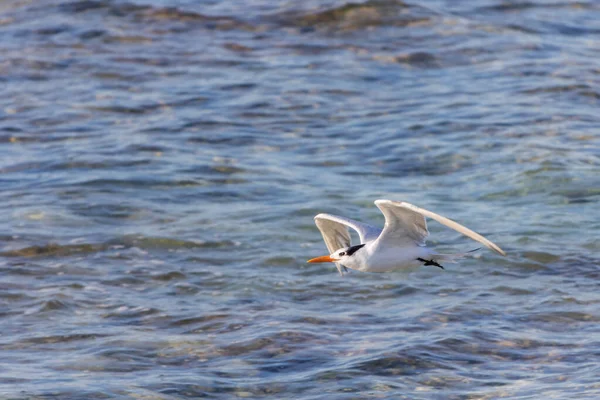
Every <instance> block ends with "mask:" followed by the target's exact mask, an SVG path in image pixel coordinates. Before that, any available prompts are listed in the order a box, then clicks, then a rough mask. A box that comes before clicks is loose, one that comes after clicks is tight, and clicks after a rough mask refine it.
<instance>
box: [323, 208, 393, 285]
mask: <svg viewBox="0 0 600 400" xmlns="http://www.w3.org/2000/svg"><path fill="white" fill-rule="evenodd" d="M315 224H316V225H317V228H319V231H321V235H323V240H324V241H325V245H326V246H327V250H329V253H333V252H334V251H336V250H337V249H340V248H343V247H349V246H350V245H351V238H350V231H349V230H348V228H352V229H354V230H355V231H356V232H358V236H359V238H360V242H361V243H366V242H368V241H371V240H375V239H377V237H378V236H379V234H380V233H381V230H380V229H378V228H375V227H374V226H371V225H369V224H364V223H362V222H358V221H354V220H352V219H350V218H344V217H338V216H337V215H331V214H319V215H317V216H316V217H315ZM335 265H336V267H337V269H338V271H339V272H340V274H342V273H343V272H345V271H347V269H346V267H344V266H343V265H341V264H340V263H336V264H335Z"/></svg>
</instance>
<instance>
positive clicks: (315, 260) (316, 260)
mask: <svg viewBox="0 0 600 400" xmlns="http://www.w3.org/2000/svg"><path fill="white" fill-rule="evenodd" d="M307 262H309V263H324V262H337V260H336V259H335V258H331V257H329V256H322V257H317V258H312V259H310V260H308V261H307Z"/></svg>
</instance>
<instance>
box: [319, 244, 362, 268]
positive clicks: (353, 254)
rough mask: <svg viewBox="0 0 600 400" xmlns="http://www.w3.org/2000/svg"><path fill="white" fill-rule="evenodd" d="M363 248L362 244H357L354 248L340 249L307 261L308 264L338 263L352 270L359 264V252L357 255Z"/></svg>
mask: <svg viewBox="0 0 600 400" xmlns="http://www.w3.org/2000/svg"><path fill="white" fill-rule="evenodd" d="M363 247H364V244H358V245H356V246H350V247H342V248H341V249H337V250H336V251H334V252H333V253H331V254H330V255H328V256H322V257H317V258H312V259H310V260H308V262H309V263H324V262H333V263H340V264H342V265H344V266H346V267H348V268H352V269H356V268H354V267H355V266H356V265H358V264H359V259H361V258H362V257H360V254H361V253H360V252H359V253H357V252H358V251H359V250H360V249H362V248H363Z"/></svg>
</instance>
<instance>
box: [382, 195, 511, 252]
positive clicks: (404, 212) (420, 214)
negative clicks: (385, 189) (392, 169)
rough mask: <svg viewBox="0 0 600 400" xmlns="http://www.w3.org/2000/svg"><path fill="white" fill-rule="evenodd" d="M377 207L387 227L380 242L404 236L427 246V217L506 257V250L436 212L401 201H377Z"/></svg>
mask: <svg viewBox="0 0 600 400" xmlns="http://www.w3.org/2000/svg"><path fill="white" fill-rule="evenodd" d="M375 205H377V207H379V209H380V210H381V212H382V213H383V215H384V216H385V227H384V228H383V232H381V236H380V237H379V240H385V241H388V240H390V239H391V240H394V239H396V238H399V239H401V238H402V237H403V236H404V238H405V239H404V240H405V241H406V237H408V238H410V240H414V241H415V243H416V244H418V245H419V246H423V245H424V244H425V239H426V238H427V236H428V235H429V232H428V231H427V224H426V223H425V217H429V218H431V219H434V220H436V221H437V222H439V223H440V224H442V225H446V226H447V227H449V228H452V229H454V230H455V231H457V232H460V233H462V234H463V235H465V236H467V237H469V238H471V239H473V240H475V241H477V242H479V243H481V244H483V245H484V246H486V247H488V248H490V249H492V250H494V251H495V252H497V253H498V254H501V255H503V256H505V255H506V253H505V252H504V250H502V249H501V248H500V247H498V246H497V245H496V244H495V243H493V242H491V241H490V240H488V239H486V238H484V237H483V236H481V235H480V234H479V233H477V232H473V231H472V230H470V229H469V228H467V227H465V226H463V225H461V224H459V223H458V222H455V221H452V220H451V219H448V218H446V217H443V216H441V215H439V214H436V213H434V212H431V211H428V210H425V209H423V208H420V207H417V206H414V205H412V204H409V203H405V202H401V201H392V200H376V201H375Z"/></svg>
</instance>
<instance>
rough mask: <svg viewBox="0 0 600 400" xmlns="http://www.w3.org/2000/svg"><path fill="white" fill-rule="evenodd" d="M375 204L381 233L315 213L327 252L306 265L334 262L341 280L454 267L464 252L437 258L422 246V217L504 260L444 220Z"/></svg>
mask: <svg viewBox="0 0 600 400" xmlns="http://www.w3.org/2000/svg"><path fill="white" fill-rule="evenodd" d="M375 205H376V206H377V207H378V208H379V210H380V211H381V212H382V213H383V216H384V217H385V225H384V227H383V229H379V228H377V227H375V226H372V225H369V224H365V223H363V222H358V221H355V220H352V219H350V218H345V217H339V216H337V215H331V214H319V215H317V216H316V217H315V224H316V225H317V228H319V231H321V235H323V240H324V241H325V245H326V246H327V249H328V251H329V252H330V253H331V254H329V255H326V256H321V257H316V258H312V259H310V260H308V262H309V263H325V262H332V263H335V265H336V267H337V269H338V271H339V273H340V275H344V273H345V272H348V268H350V269H353V270H358V271H362V272H388V271H394V270H407V271H412V270H414V269H415V268H418V267H420V266H422V265H433V266H436V267H439V268H441V269H444V267H443V266H442V264H441V263H442V262H449V263H455V262H457V260H459V259H461V258H463V257H465V256H466V255H468V253H471V252H472V251H475V250H479V249H475V250H472V251H471V252H467V253H457V254H439V253H437V252H436V251H435V250H433V249H432V248H429V247H426V245H425V240H426V239H427V237H428V236H429V231H428V230H427V221H426V220H425V217H428V218H431V219H433V220H435V221H437V222H439V223H441V224H443V225H446V226H447V227H449V228H452V229H454V230H456V231H458V232H460V233H462V234H463V235H465V236H467V237H469V238H471V239H473V240H475V241H477V242H479V243H481V244H483V245H485V246H486V247H488V248H490V249H491V250H493V251H495V252H496V253H498V254H500V255H502V256H506V252H505V251H504V250H502V249H501V248H500V247H498V245H496V244H495V243H493V242H491V241H490V240H488V239H486V238H485V237H483V236H481V235H480V234H478V233H476V232H474V231H472V230H470V229H469V228H467V227H465V226H463V225H461V224H459V223H458V222H455V221H452V220H451V219H448V218H446V217H443V216H441V215H439V214H436V213H434V212H432V211H428V210H426V209H424V208H420V207H417V206H415V205H412V204H410V203H407V202H404V201H394V200H385V199H380V200H375ZM349 228H352V229H354V230H355V231H356V232H357V233H358V236H359V238H360V244H357V245H354V246H352V245H351V244H352V243H351V238H350V231H349Z"/></svg>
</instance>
